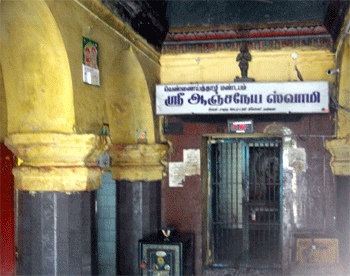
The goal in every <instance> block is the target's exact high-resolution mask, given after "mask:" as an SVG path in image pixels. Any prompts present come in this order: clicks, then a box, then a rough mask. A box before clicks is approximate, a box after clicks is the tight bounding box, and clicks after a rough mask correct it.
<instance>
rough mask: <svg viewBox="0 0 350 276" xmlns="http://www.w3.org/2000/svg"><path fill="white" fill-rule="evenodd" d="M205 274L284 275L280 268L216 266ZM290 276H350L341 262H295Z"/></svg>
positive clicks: (215, 275)
mask: <svg viewBox="0 0 350 276" xmlns="http://www.w3.org/2000/svg"><path fill="white" fill-rule="evenodd" d="M204 275H205V276H234V275H239V276H259V275H266V276H282V272H281V270H280V269H260V270H257V269H247V268H243V269H242V268H241V269H226V268H215V269H207V270H205V272H204ZM289 276H349V274H348V273H346V272H345V271H344V269H343V267H342V266H341V265H340V264H329V265H320V264H294V265H292V268H291V273H290V274H289Z"/></svg>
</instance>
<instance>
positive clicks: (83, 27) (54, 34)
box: [0, 0, 160, 144]
mask: <svg viewBox="0 0 350 276" xmlns="http://www.w3.org/2000/svg"><path fill="white" fill-rule="evenodd" d="M1 5H2V10H3V13H4V14H3V19H4V20H2V23H1V33H2V41H3V42H4V44H5V46H4V45H3V47H2V51H1V52H0V55H1V54H2V56H6V59H4V58H2V59H1V62H2V65H3V66H2V71H3V76H4V78H3V79H4V81H0V84H2V83H3V82H4V83H5V86H4V87H3V86H2V85H1V86H0V89H1V95H4V90H5V91H6V95H7V103H6V106H7V109H8V110H10V113H9V114H10V116H9V120H8V125H9V126H10V128H9V130H8V132H9V133H19V132H33V131H34V132H36V131H38V132H47V131H51V132H63V133H71V132H73V133H94V134H100V133H101V131H102V125H103V124H104V123H106V124H108V123H110V122H109V118H108V116H110V117H111V115H108V112H107V110H108V104H109V102H108V97H107V96H108V95H115V94H120V95H122V97H123V99H125V101H126V102H127V103H128V104H127V105H125V112H124V113H125V114H129V120H128V121H125V120H124V121H123V120H120V121H119V125H117V126H114V125H112V126H110V129H112V130H113V129H114V132H115V133H117V132H118V133H119V136H118V137H115V141H114V142H119V143H131V144H132V143H137V131H138V130H140V129H142V130H144V131H146V132H147V134H148V142H149V143H154V142H155V141H156V140H159V131H158V124H157V123H156V124H154V121H153V105H152V104H151V94H153V93H154V89H155V83H157V82H158V80H159V74H160V65H159V63H158V58H159V54H158V53H157V52H156V51H155V50H154V49H153V48H152V47H151V46H149V45H148V44H147V43H146V41H145V40H144V39H143V38H141V37H140V36H138V35H137V34H136V33H134V32H133V31H132V29H131V28H130V27H128V26H126V25H125V24H123V23H122V22H121V21H120V20H118V19H116V18H115V16H114V15H112V13H111V12H109V11H108V10H107V8H105V7H104V6H103V5H102V4H101V3H100V2H99V1H97V0H96V1H88V2H87V1H76V0H70V1H44V0H40V1H36V2H35V5H28V7H27V9H25V8H23V5H22V7H20V4H18V2H17V3H16V2H12V3H6V5H5V4H4V3H3V2H1ZM5 15H6V16H5ZM18 19H20V20H18ZM16 20H18V22H16ZM16 24H20V26H19V25H18V26H17V25H16ZM16 26H17V32H15V28H16ZM29 34H31V36H29ZM82 37H87V38H89V39H92V40H94V41H96V42H97V43H98V44H99V70H100V86H92V85H88V84H86V83H84V82H83V79H82ZM8 43H11V45H10V46H11V47H8V45H7V44H8ZM21 45H22V46H21ZM55 45H56V48H55ZM29 46H30V49H27V50H28V51H29V53H30V54H28V53H27V52H25V51H24V48H28V47H29ZM45 49H46V50H45ZM53 49H55V50H53ZM128 49H130V51H131V54H130V55H131V56H132V60H133V63H132V62H131V63H129V64H127V65H126V66H125V68H126V71H127V72H124V74H126V75H128V76H130V77H129V78H132V77H133V78H134V83H132V85H131V83H130V82H129V83H121V84H118V83H117V84H116V83H115V82H108V80H110V79H113V78H114V76H115V79H117V77H118V74H119V77H120V78H123V76H120V72H118V68H113V63H114V64H115V61H116V60H118V59H119V58H120V56H121V55H122V53H123V51H124V52H125V51H126V50H128ZM44 50H45V51H44ZM62 58H63V59H62ZM63 60H64V65H63V67H64V69H62V68H63V67H62V64H63V63H62V62H63ZM129 61H130V59H129ZM14 68H18V70H19V71H21V74H20V75H18V76H17V81H16V82H13V81H12V78H14V76H13V75H14V74H15V75H16V74H17V73H18V72H17V73H16V71H15V69H14ZM112 70H113V71H112ZM121 71H122V70H121ZM124 71H125V70H124ZM50 76H51V77H50ZM52 76H54V77H52ZM0 80H2V79H0ZM45 92H46V94H45ZM19 95H21V98H19ZM16 98H17V99H18V98H19V100H17V101H16ZM145 99H147V100H145ZM113 104H115V103H113ZM121 104H122V103H121ZM3 106H5V100H4V99H3V98H1V107H3ZM141 111H143V114H145V115H146V116H145V117H144V118H143V117H142V116H139V115H142V112H141ZM1 112H2V113H1V117H2V118H1V138H3V136H5V135H6V130H5V127H3V125H6V123H5V122H6V121H5V119H4V118H5V117H6V116H4V108H1ZM113 116H115V117H118V112H117V111H116V112H115V114H113ZM23 118H25V119H23ZM122 137H128V139H126V140H120V139H122ZM118 139H119V140H118Z"/></svg>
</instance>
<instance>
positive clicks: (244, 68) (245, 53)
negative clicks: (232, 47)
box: [236, 44, 252, 78]
mask: <svg viewBox="0 0 350 276" xmlns="http://www.w3.org/2000/svg"><path fill="white" fill-rule="evenodd" d="M251 60H252V56H251V55H250V53H249V50H248V46H247V44H242V46H241V48H240V53H239V54H238V56H237V58H236V61H239V63H238V66H239V69H241V74H242V78H247V77H248V67H249V64H248V62H249V61H251Z"/></svg>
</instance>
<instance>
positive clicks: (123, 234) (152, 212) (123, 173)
mask: <svg viewBox="0 0 350 276" xmlns="http://www.w3.org/2000/svg"><path fill="white" fill-rule="evenodd" d="M167 150H168V145H165V144H135V145H116V144H113V145H112V146H111V147H110V148H109V150H108V153H109V154H110V156H111V160H112V165H111V168H110V169H111V172H112V177H113V179H116V180H117V182H116V184H117V248H118V250H117V266H118V275H137V274H138V272H139V268H138V241H139V239H141V238H144V237H146V236H148V235H149V234H152V233H157V231H158V230H159V227H160V221H161V179H162V177H163V171H164V165H163V163H162V162H163V161H162V160H163V158H164V156H165V154H166V152H167Z"/></svg>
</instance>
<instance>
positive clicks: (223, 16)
mask: <svg viewBox="0 0 350 276" xmlns="http://www.w3.org/2000/svg"><path fill="white" fill-rule="evenodd" d="M328 2H329V0H307V1H305V0H255V1H253V0H231V1H229V0H195V1H189V0H182V1H174V0H173V1H169V2H168V6H167V18H168V22H169V26H170V28H183V27H190V26H191V27H199V26H228V25H250V24H271V23H285V22H302V21H319V22H322V21H323V19H324V14H325V12H326V9H327V5H328Z"/></svg>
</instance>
